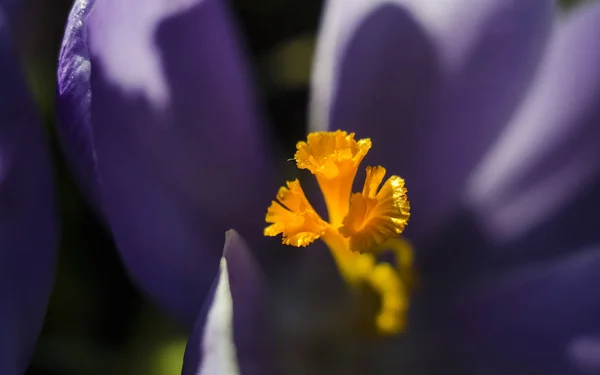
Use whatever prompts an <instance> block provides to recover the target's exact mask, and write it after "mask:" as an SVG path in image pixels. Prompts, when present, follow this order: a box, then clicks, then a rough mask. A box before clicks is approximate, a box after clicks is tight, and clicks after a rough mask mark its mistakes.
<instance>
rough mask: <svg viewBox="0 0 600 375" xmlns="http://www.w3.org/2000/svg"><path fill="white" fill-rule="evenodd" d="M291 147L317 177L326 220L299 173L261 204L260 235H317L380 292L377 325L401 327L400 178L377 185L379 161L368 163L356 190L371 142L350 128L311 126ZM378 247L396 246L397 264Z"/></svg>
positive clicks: (298, 239)
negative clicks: (264, 206) (262, 226)
mask: <svg viewBox="0 0 600 375" xmlns="http://www.w3.org/2000/svg"><path fill="white" fill-rule="evenodd" d="M296 148H297V151H296V154H295V155H294V159H295V160H296V164H297V166H298V168H300V169H308V170H309V171H310V172H311V173H312V174H313V175H315V177H316V178H317V182H318V183H319V187H320V189H321V192H322V193H323V197H324V199H325V204H326V205H327V213H328V216H329V221H325V220H323V219H322V218H321V217H320V216H319V214H318V213H317V212H316V211H315V209H314V208H313V207H312V206H311V204H310V203H309V202H308V199H307V198H306V195H305V194H304V191H303V190H302V188H301V186H300V182H299V181H298V180H294V181H288V182H287V186H286V187H281V188H280V189H279V192H278V193H277V201H273V202H272V203H271V206H270V207H269V209H268V210H267V216H266V222H267V223H269V224H271V225H269V226H268V227H267V228H265V230H264V234H265V236H277V235H279V234H281V235H282V241H283V243H284V244H285V245H292V246H298V247H300V246H302V247H304V246H307V245H309V244H311V243H312V242H313V241H315V240H317V239H319V238H320V239H322V240H323V241H324V242H325V243H326V244H327V246H328V247H329V249H330V250H331V252H332V254H333V256H334V258H335V260H336V263H337V265H338V268H339V269H340V272H341V274H342V276H343V277H344V278H345V279H346V280H347V281H348V282H349V283H350V284H351V285H353V286H357V287H358V286H362V285H363V284H365V283H366V284H367V285H369V286H370V287H371V288H372V289H373V290H374V291H375V292H377V293H378V294H379V295H380V300H381V307H380V311H379V312H378V315H377V317H376V326H377V328H378V329H379V331H380V332H382V333H386V334H389V333H396V332H398V331H400V330H401V329H402V328H403V326H404V316H405V314H406V310H407V307H408V304H407V300H408V286H407V284H408V276H409V274H410V267H411V264H412V252H411V249H410V246H409V245H408V244H407V243H406V242H405V241H403V240H401V239H399V238H398V237H399V235H400V234H401V233H402V232H403V231H404V227H405V226H406V224H407V223H408V218H409V216H410V204H409V202H408V198H407V195H406V188H405V186H404V180H403V179H402V178H400V177H398V176H391V177H389V178H388V179H387V181H386V182H385V183H383V185H381V183H382V182H383V179H384V177H385V174H386V170H385V168H383V167H381V166H378V167H367V170H366V178H365V182H364V186H363V189H362V192H361V193H354V194H352V184H353V183H354V178H355V176H356V173H357V171H358V167H359V165H360V163H361V162H362V160H363V158H364V157H365V155H366V154H367V153H368V151H369V149H370V148H371V140H370V139H361V140H358V141H357V140H355V139H354V133H350V134H348V133H347V132H345V131H341V130H338V131H335V132H316V133H310V134H309V135H308V138H307V141H306V142H298V144H297V145H296ZM380 186H381V188H380ZM384 250H391V251H393V252H394V253H395V255H396V258H397V266H396V267H394V266H392V265H391V264H389V263H384V262H381V263H379V262H377V260H376V255H377V253H380V252H382V251H384Z"/></svg>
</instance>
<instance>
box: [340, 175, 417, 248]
mask: <svg viewBox="0 0 600 375" xmlns="http://www.w3.org/2000/svg"><path fill="white" fill-rule="evenodd" d="M385 172H386V171H385V168H383V167H367V176H366V178H365V185H364V187H363V191H362V193H355V194H352V197H351V198H350V209H349V211H348V214H347V215H346V217H345V218H344V220H343V222H342V223H343V226H342V227H341V228H340V229H339V230H340V233H341V234H342V235H343V236H344V237H348V238H349V240H350V242H349V243H350V250H352V251H359V252H361V253H362V252H369V251H372V250H373V249H376V248H378V247H379V246H381V245H382V244H384V243H385V242H386V241H387V240H388V239H390V238H394V237H397V236H398V235H400V234H401V233H402V232H403V231H404V227H405V226H406V224H407V223H408V218H409V216H410V204H409V202H408V197H407V196H406V188H405V187H404V180H403V179H402V178H400V177H398V176H392V177H390V178H389V179H388V180H387V181H386V182H385V183H384V184H383V187H382V188H381V190H379V191H377V190H378V189H379V185H380V184H381V182H382V181H383V178H384V176H385Z"/></svg>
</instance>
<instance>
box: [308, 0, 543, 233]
mask: <svg viewBox="0 0 600 375" xmlns="http://www.w3.org/2000/svg"><path fill="white" fill-rule="evenodd" d="M365 4H366V5H365ZM553 6H554V3H553V2H552V1H550V0H534V1H503V0H502V1H501V0H488V1H481V2H478V3H477V4H473V2H470V1H466V0H465V1H452V2H445V3H444V2H439V1H434V0H414V1H410V0H405V1H402V0H397V1H394V2H383V1H369V2H365V1H352V2H347V1H341V0H332V1H330V2H329V8H328V9H327V13H326V15H325V17H324V20H323V25H322V31H321V39H320V41H319V42H320V45H319V48H318V51H317V57H316V60H315V70H316V71H315V75H314V79H313V89H314V93H313V102H312V111H313V112H312V124H311V126H312V128H313V129H323V128H331V129H336V128H342V129H348V130H351V131H356V132H357V133H358V136H360V137H370V138H372V140H373V149H372V150H371V153H370V155H369V156H368V157H367V160H368V162H369V163H370V164H382V165H385V166H386V167H387V168H388V170H389V171H390V172H391V173H396V174H400V175H402V176H403V177H404V178H406V181H407V185H408V189H409V196H410V199H411V206H412V207H413V208H414V210H413V215H412V216H411V225H410V226H409V228H408V229H407V235H409V236H410V235H411V234H412V236H416V235H419V234H422V233H424V232H425V231H426V230H427V229H430V227H431V226H432V225H435V224H437V223H438V222H439V221H441V220H442V219H443V218H444V216H445V215H446V214H448V213H449V212H450V211H451V210H452V209H454V208H455V207H454V206H455V205H457V204H458V200H459V198H460V195H461V191H462V189H463V188H464V185H465V180H466V178H467V176H468V174H469V172H470V171H471V169H472V168H473V167H474V166H475V165H476V163H477V161H478V160H479V158H480V157H481V155H483V153H484V152H485V151H486V149H487V148H488V147H489V145H490V144H491V143H492V141H493V140H494V138H495V137H496V136H497V135H498V133H499V132H500V130H501V129H502V127H503V125H504V124H505V123H506V121H507V120H508V118H509V116H510V114H511V113H512V111H513V109H514V108H515V106H516V105H517V104H518V102H519V100H520V99H521V97H522V95H523V94H524V92H525V90H526V88H527V86H528V83H529V81H530V80H531V78H532V76H533V73H534V72H535V68H536V66H537V64H538V61H539V59H540V57H541V55H542V52H543V50H544V46H545V41H546V37H547V35H548V34H549V31H550V28H551V24H552V18H553Z"/></svg>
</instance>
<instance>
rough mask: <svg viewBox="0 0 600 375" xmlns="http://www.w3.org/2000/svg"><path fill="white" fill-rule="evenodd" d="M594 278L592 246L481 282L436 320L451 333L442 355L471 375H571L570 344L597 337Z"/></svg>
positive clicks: (599, 322)
mask: <svg viewBox="0 0 600 375" xmlns="http://www.w3.org/2000/svg"><path fill="white" fill-rule="evenodd" d="M599 270H600V248H599V247H598V246H597V245H596V246H594V247H592V248H588V249H586V250H585V251H582V252H579V253H575V254H574V255H570V256H568V257H566V258H559V259H557V260H553V261H549V262H540V263H537V264H535V265H532V266H529V267H526V268H523V269H520V270H515V271H512V272H510V273H506V274H504V275H502V276H500V277H495V278H487V279H484V280H479V281H478V282H477V283H475V284H473V286H472V287H470V288H468V289H466V290H463V292H461V293H455V294H454V295H453V296H452V297H451V299H452V304H451V306H452V308H451V312H450V313H449V314H448V313H446V314H444V313H442V314H440V315H446V317H445V318H443V319H444V322H445V324H446V325H445V326H446V328H447V329H448V330H449V332H452V336H451V337H453V339H452V341H451V342H449V343H447V344H448V345H449V346H448V347H452V348H454V353H455V355H456V356H457V357H458V358H461V359H462V360H463V361H464V362H463V366H466V367H468V368H469V369H470V370H471V371H474V370H476V371H475V372H469V373H476V374H478V373H481V374H502V373H511V374H512V373H515V374H521V373H523V374H525V373H527V371H529V372H528V373H544V374H555V373H558V374H560V373H562V374H574V373H577V372H575V371H574V369H573V368H571V365H572V363H573V362H572V358H571V356H572V350H573V349H572V342H573V340H576V339H578V338H581V337H584V336H589V335H594V334H597V333H598V332H599V330H600V318H599V317H598V311H599V308H600V297H599V295H598V293H596V292H595V290H596V288H597V285H598V283H599V282H600V272H598V271H599ZM442 311H444V310H442ZM486 371H487V372H486ZM490 371H491V372H490ZM494 371H495V372H494ZM513 371H517V372H513ZM518 371H521V372H518Z"/></svg>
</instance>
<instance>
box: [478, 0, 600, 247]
mask: <svg viewBox="0 0 600 375" xmlns="http://www.w3.org/2000/svg"><path fill="white" fill-rule="evenodd" d="M562 21H563V22H562V24H560V27H558V28H557V30H556V32H555V35H554V37H553V39H552V41H551V44H550V47H549V49H548V54H547V57H546V59H545V60H544V62H543V64H542V66H541V68H540V71H539V74H538V76H537V77H536V80H535V81H534V83H533V85H532V88H531V91H530V92H529V94H528V95H527V97H526V99H525V100H524V102H523V105H522V106H521V108H520V109H519V111H518V112H517V113H516V115H515V117H514V119H513V120H512V122H511V124H510V126H509V127H507V129H506V131H505V132H504V134H503V135H502V137H501V138H500V139H499V140H498V142H497V144H496V145H495V147H494V148H493V149H491V150H490V153H489V154H488V155H487V157H486V158H485V159H484V161H483V162H482V164H481V165H480V167H479V168H478V169H477V170H476V172H475V173H474V175H473V178H472V181H471V183H470V185H469V189H468V195H467V200H468V202H469V204H470V206H472V207H473V209H474V211H475V212H477V213H478V214H479V216H480V219H481V220H482V222H483V223H484V225H485V227H486V229H487V232H488V235H489V236H490V237H491V238H493V239H494V240H496V241H497V242H499V243H506V244H511V243H513V245H511V247H512V248H514V249H515V250H519V251H520V250H524V251H526V250H527V249H546V248H551V247H558V246H559V244H561V245H562V247H563V248H568V247H572V246H576V245H577V244H576V243H574V241H581V240H584V239H585V241H587V242H588V243H589V242H592V241H594V240H595V241H598V240H600V238H599V237H598V236H599V233H600V232H598V230H597V228H596V226H595V225H594V224H593V223H595V222H596V221H597V220H596V216H597V209H598V207H600V196H599V195H598V193H597V192H598V186H599V185H600V146H599V145H600V69H599V68H598V67H599V66H600V51H599V50H598V48H596V46H597V40H598V38H600V26H599V25H600V4H597V3H590V4H587V5H583V6H581V7H579V8H577V9H576V10H575V11H573V13H572V14H570V15H569V16H568V17H566V19H564V20H562ZM574 207H576V208H577V209H576V212H575V211H574ZM533 234H535V236H536V237H538V238H539V237H543V241H542V242H543V243H540V242H539V241H537V242H538V244H537V245H536V246H533V243H532V242H528V243H527V245H526V246H525V243H523V244H522V245H514V243H515V242H519V241H528V240H527V237H531V236H532V235H533ZM539 239H540V240H542V238H539ZM578 245H580V246H583V245H584V243H579V244H578Z"/></svg>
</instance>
